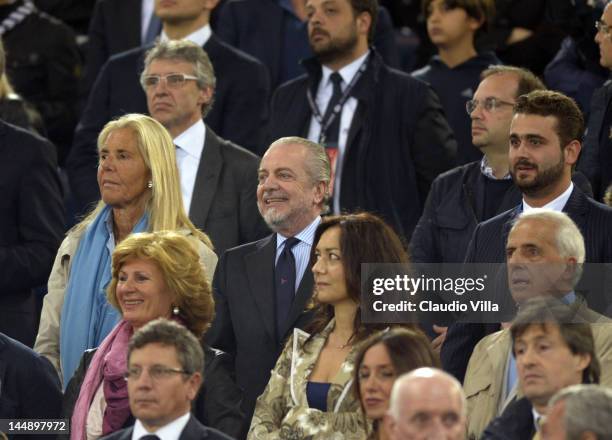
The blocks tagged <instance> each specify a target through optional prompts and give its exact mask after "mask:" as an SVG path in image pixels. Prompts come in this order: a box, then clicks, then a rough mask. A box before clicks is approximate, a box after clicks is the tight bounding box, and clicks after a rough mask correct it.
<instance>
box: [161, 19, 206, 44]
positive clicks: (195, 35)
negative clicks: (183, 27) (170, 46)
mask: <svg viewBox="0 0 612 440" xmlns="http://www.w3.org/2000/svg"><path fill="white" fill-rule="evenodd" d="M211 35H212V30H211V29H210V25H208V24H207V25H205V26H203V27H201V28H200V29H198V30H197V31H195V32H192V33H191V34H189V35H187V36H186V37H184V38H183V40H189V41H191V42H192V43H195V44H198V45H200V46H204V45H205V44H206V42H207V41H208V39H209V38H210V36H211ZM160 40H161V41H168V40H169V38H168V36H167V35H166V33H165V32H164V31H163V29H162V32H161V36H160Z"/></svg>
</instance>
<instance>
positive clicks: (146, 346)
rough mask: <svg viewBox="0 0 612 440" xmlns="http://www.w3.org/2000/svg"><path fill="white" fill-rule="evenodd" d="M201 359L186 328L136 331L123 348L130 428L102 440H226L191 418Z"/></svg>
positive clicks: (152, 326) (158, 325) (157, 326)
mask: <svg viewBox="0 0 612 440" xmlns="http://www.w3.org/2000/svg"><path fill="white" fill-rule="evenodd" d="M202 371H204V354H203V352H202V347H201V346H200V343H199V342H198V340H197V339H196V338H195V336H193V335H192V334H191V333H190V332H189V331H188V330H187V329H186V328H185V327H183V326H181V325H179V324H176V323H174V322H171V321H167V320H165V319H157V320H155V321H152V322H150V323H148V324H146V325H145V326H143V327H142V328H141V329H140V330H138V331H137V332H136V333H135V334H134V336H132V339H131V340H130V343H129V346H128V369H127V372H126V373H125V379H126V381H127V389H128V397H129V402H130V411H131V412H132V415H133V416H134V418H135V419H136V422H135V424H134V426H132V427H129V428H126V429H123V430H121V431H117V432H114V433H112V434H110V435H108V436H107V437H104V438H105V439H106V440H130V439H131V440H139V439H144V440H177V439H178V440H190V439H201V438H206V439H211V440H217V439H218V440H229V439H231V438H230V437H228V436H227V435H225V434H223V433H221V432H219V431H217V430H216V429H212V428H208V427H205V426H204V425H202V424H201V423H200V422H198V421H197V420H196V418H195V417H193V416H192V415H191V403H192V401H193V400H195V398H196V396H197V394H198V391H199V389H200V387H201V386H202V381H203V377H202Z"/></svg>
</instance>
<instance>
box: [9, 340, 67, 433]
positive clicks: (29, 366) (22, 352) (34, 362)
mask: <svg viewBox="0 0 612 440" xmlns="http://www.w3.org/2000/svg"><path fill="white" fill-rule="evenodd" d="M61 403H62V389H61V386H60V381H59V377H58V376H57V372H56V371H55V369H54V368H53V366H52V365H51V363H50V362H49V361H48V360H47V359H45V358H44V357H43V356H40V355H38V354H37V353H35V352H34V351H32V350H31V349H29V348H28V347H26V346H25V345H22V344H20V343H19V342H17V341H15V340H13V339H11V338H9V337H8V336H6V335H4V334H2V333H0V418H1V419H18V418H21V419H55V418H58V417H59V414H60V408H61ZM43 438H44V436H43Z"/></svg>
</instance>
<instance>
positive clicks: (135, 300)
mask: <svg viewBox="0 0 612 440" xmlns="http://www.w3.org/2000/svg"><path fill="white" fill-rule="evenodd" d="M117 278H118V279H117V289H116V293H115V295H116V296H117V303H118V304H119V307H120V309H121V315H122V316H123V319H125V320H126V321H128V322H129V323H130V324H131V325H132V327H133V328H134V330H138V329H139V328H140V327H142V326H143V325H145V324H146V323H147V322H149V321H152V320H154V319H157V318H170V316H171V311H170V310H171V308H172V303H173V301H174V299H175V295H174V293H172V292H170V290H169V289H168V286H167V285H166V282H165V280H164V276H163V273H162V271H161V270H160V269H159V267H158V266H157V264H155V263H154V262H152V261H150V260H140V259H132V260H127V261H126V262H125V263H124V264H123V266H121V268H120V269H119V274H118V277H117Z"/></svg>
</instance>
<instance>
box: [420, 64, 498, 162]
mask: <svg viewBox="0 0 612 440" xmlns="http://www.w3.org/2000/svg"><path fill="white" fill-rule="evenodd" d="M495 64H501V61H500V60H499V58H497V57H496V56H495V54H494V53H493V52H484V53H481V54H478V55H476V56H475V57H473V58H470V59H469V60H467V61H466V62H464V63H462V64H459V65H458V66H455V67H453V68H450V67H448V66H447V65H446V64H444V62H443V61H442V60H441V59H440V57H439V56H438V55H436V56H434V57H432V59H431V60H430V61H429V64H427V65H426V66H425V67H423V68H421V69H419V70H416V71H414V72H412V76H413V77H415V78H418V79H420V80H422V81H425V82H426V83H428V84H430V85H431V87H432V88H433V89H434V91H435V92H436V94H437V95H438V97H439V98H440V102H441V103H442V108H443V109H444V113H445V114H446V119H447V120H448V125H450V127H451V128H452V129H453V132H454V133H455V138H456V139H457V165H463V164H464V163H468V162H472V161H474V160H478V159H480V158H481V157H482V153H481V152H480V150H479V149H477V148H476V147H474V145H473V144H472V120H471V119H470V116H469V115H468V114H467V111H466V110H465V103H466V102H467V101H469V100H470V99H472V98H473V96H474V92H475V91H476V89H477V88H478V84H480V74H481V73H482V71H483V70H485V69H486V68H488V67H489V66H491V65H495Z"/></svg>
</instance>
